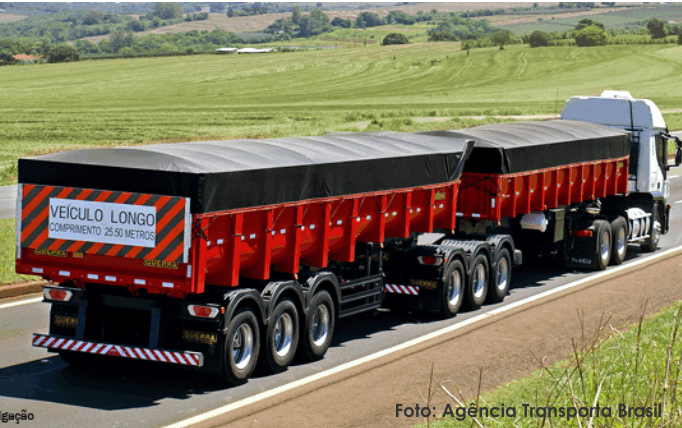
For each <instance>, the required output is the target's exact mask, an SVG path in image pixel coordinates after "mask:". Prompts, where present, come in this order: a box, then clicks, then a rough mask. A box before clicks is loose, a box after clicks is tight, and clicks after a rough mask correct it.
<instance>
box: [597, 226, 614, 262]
mask: <svg viewBox="0 0 682 428" xmlns="http://www.w3.org/2000/svg"><path fill="white" fill-rule="evenodd" d="M610 247H611V235H610V234H609V232H608V231H607V230H605V231H604V232H603V233H602V234H601V248H600V250H601V251H600V253H601V259H602V261H603V262H604V263H606V262H608V261H609V256H610V254H609V252H610Z"/></svg>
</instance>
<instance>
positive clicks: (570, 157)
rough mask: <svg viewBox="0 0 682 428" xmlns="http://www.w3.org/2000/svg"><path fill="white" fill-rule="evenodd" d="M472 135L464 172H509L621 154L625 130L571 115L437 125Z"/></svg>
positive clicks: (625, 142)
mask: <svg viewBox="0 0 682 428" xmlns="http://www.w3.org/2000/svg"><path fill="white" fill-rule="evenodd" d="M445 134H450V135H451V136H453V137H455V138H462V139H472V140H475V141H476V145H475V147H474V151H473V152H472V154H471V156H470V157H469V160H467V162H466V165H465V167H464V171H465V172H478V173H486V174H513V173H519V172H527V171H534V170H538V169H544V168H551V167H555V166H560V165H569V164H573V163H579V162H590V161H598V160H606V159H617V158H622V157H627V156H629V154H630V137H629V133H628V132H626V131H622V130H618V129H613V128H609V127H607V126H603V125H599V124H596V123H589V122H580V121H574V120H550V121H542V122H518V123H501V124H494V125H483V126H478V127H475V128H470V129H465V130H461V131H442V132H438V133H437V135H445Z"/></svg>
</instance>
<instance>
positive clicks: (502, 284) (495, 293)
mask: <svg viewBox="0 0 682 428" xmlns="http://www.w3.org/2000/svg"><path fill="white" fill-rule="evenodd" d="M511 270H512V262H511V256H510V255H509V250H507V249H506V248H502V249H500V252H499V253H498V256H497V263H495V266H493V277H492V278H491V281H492V285H491V286H490V290H488V300H489V301H490V302H491V303H499V302H501V301H503V300H504V298H505V297H507V294H509V285H510V284H511Z"/></svg>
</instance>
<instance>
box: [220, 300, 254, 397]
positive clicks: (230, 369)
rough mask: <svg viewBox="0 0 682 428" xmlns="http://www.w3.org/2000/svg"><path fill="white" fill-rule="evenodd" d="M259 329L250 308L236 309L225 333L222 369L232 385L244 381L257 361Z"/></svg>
mask: <svg viewBox="0 0 682 428" xmlns="http://www.w3.org/2000/svg"><path fill="white" fill-rule="evenodd" d="M259 352H260V330H259V324H258V319H257V318H256V315H255V314H254V313H253V310H252V309H250V308H242V309H240V310H238V311H237V312H236V313H235V314H234V316H233V317H232V319H231V320H230V323H229V324H228V327H227V332H226V333H225V349H224V371H225V376H226V377H227V380H228V381H229V382H230V383H231V384H232V385H240V384H242V383H244V382H246V381H247V380H248V379H249V377H250V376H251V374H253V370H254V369H255V368H256V363H257V362H258V353H259Z"/></svg>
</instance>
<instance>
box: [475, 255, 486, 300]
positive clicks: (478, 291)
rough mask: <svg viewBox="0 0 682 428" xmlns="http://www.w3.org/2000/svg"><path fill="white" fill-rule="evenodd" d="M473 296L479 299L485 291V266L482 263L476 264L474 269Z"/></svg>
mask: <svg viewBox="0 0 682 428" xmlns="http://www.w3.org/2000/svg"><path fill="white" fill-rule="evenodd" d="M473 281H474V297H475V298H476V299H481V298H482V297H483V293H484V292H485V266H483V264H482V263H479V264H478V265H476V269H474V278H473Z"/></svg>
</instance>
